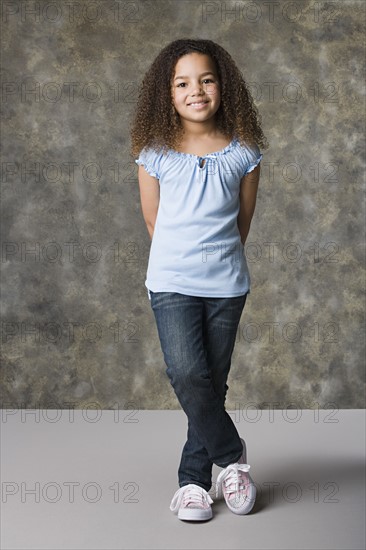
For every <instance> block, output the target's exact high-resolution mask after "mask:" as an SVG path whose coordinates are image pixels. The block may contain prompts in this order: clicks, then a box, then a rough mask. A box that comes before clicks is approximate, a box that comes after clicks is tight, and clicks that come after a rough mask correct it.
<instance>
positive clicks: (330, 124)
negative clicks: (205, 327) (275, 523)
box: [1, 0, 365, 417]
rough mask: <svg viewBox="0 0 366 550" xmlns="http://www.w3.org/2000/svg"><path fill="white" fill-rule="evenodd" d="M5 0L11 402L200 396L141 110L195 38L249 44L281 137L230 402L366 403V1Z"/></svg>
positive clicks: (256, 94)
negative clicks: (147, 191) (154, 226)
mask: <svg viewBox="0 0 366 550" xmlns="http://www.w3.org/2000/svg"><path fill="white" fill-rule="evenodd" d="M1 8H2V13H1V18H2V39H1V40H2V44H1V49H2V72H1V77H2V128H3V130H2V141H3V148H2V164H1V166H2V175H1V177H2V189H3V191H2V258H1V270H2V352H1V353H2V357H1V359H2V379H1V386H2V407H3V408H30V409H33V408H38V407H39V408H45V409H47V408H49V409H56V408H57V409H58V408H67V409H68V408H75V409H82V408H93V407H94V408H101V409H113V408H115V409H116V408H119V409H134V410H138V409H180V406H179V403H178V401H177V399H176V397H175V394H174V391H173V389H172V387H171V385H170V383H169V380H168V377H167V375H166V373H165V368H166V365H165V363H164V358H163V355H162V352H161V348H160V344H159V340H158V333H157V329H156V325H155V322H154V317H153V313H152V311H151V307H150V303H149V299H148V295H147V290H146V287H145V284H144V283H145V278H146V269H147V264H148V256H149V250H150V244H151V241H150V237H149V234H148V232H147V229H146V226H145V223H144V220H143V217H142V212H141V204H140V196H139V188H138V179H137V166H136V163H135V162H134V158H133V156H132V155H131V153H130V134H129V125H130V121H131V117H132V114H133V110H134V106H135V104H136V101H137V96H138V89H139V85H140V83H141V80H142V77H143V74H144V73H145V71H146V70H147V68H148V67H149V65H150V64H151V62H152V61H153V59H154V58H155V56H156V55H157V53H158V52H159V51H160V50H161V48H162V47H163V46H164V45H165V44H168V43H169V42H170V41H172V40H175V39H177V38H188V37H191V38H207V39H211V40H214V41H215V42H217V43H219V44H220V45H222V46H223V47H224V48H225V49H226V50H227V51H228V52H229V53H230V55H231V56H232V57H233V59H234V60H235V62H236V63H237V65H238V67H239V68H240V70H241V72H242V74H243V77H244V79H245V81H246V82H247V83H248V84H249V85H250V91H251V94H252V96H253V99H254V102H255V105H256V106H257V108H258V110H259V113H260V115H261V120H262V125H263V131H264V133H265V135H266V136H267V138H268V141H269V144H270V147H269V148H268V149H266V150H264V151H262V152H263V160H262V162H261V177H260V183H259V191H258V196H257V205H256V211H255V214H254V219H253V221H252V225H251V229H250V233H249V236H248V239H247V242H246V246H245V254H246V258H247V262H248V266H249V270H250V276H251V292H250V295H249V297H248V299H247V303H246V306H245V310H244V312H243V315H242V318H241V321H240V325H239V329H238V333H237V341H236V345H235V350H234V353H233V357H232V367H231V372H230V375H229V379H228V385H229V390H228V394H227V399H226V407H227V409H229V410H232V409H238V410H244V409H246V410H251V411H252V414H253V415H254V417H255V414H256V412H255V411H259V410H260V409H265V408H269V407H273V408H278V409H286V408H289V409H293V408H299V409H300V408H305V409H306V408H308V409H319V408H320V409H324V408H325V409H329V414H330V415H332V410H335V409H338V408H339V409H341V408H352V409H355V408H363V407H364V401H363V395H364V386H363V384H364V380H363V372H364V351H365V350H364V336H363V326H362V324H363V314H364V299H363V281H364V272H363V258H364V242H363V234H364V222H363V219H364V214H365V213H364V210H363V208H362V204H363V202H362V194H361V181H362V174H363V169H364V161H365V158H364V155H363V148H364V135H363V116H362V113H363V112H364V103H363V94H364V91H365V90H364V87H363V85H362V74H363V73H362V71H363V63H364V59H363V53H364V52H363V41H364V37H363V34H362V28H361V23H362V21H363V17H364V15H363V14H364V10H363V7H362V2H358V1H348V2H340V1H333V2H331V3H329V5H328V4H327V5H326V4H325V3H322V2H312V1H297V2H283V1H281V2H273V3H272V2H262V1H254V2H246V1H239V2H220V1H212V2H201V1H196V0H192V1H190V0H164V1H160V0H155V1H131V2H123V1H109V0H103V1H102V0H96V1H88V0H78V1H77V2H73V1H71V2H53V1H48V0H37V1H36V2H28V1H8V2H4V3H2V6H1ZM274 10H276V13H275V12H274ZM264 37H265V42H264V41H263V38H264ZM264 43H265V47H263V44H264Z"/></svg>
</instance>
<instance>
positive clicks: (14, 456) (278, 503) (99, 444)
mask: <svg viewBox="0 0 366 550" xmlns="http://www.w3.org/2000/svg"><path fill="white" fill-rule="evenodd" d="M228 412H230V414H231V416H232V418H233V420H234V421H235V422H236V427H237V429H238V432H239V434H240V435H241V436H242V437H244V439H245V440H246V442H247V449H248V463H249V464H250V465H251V474H252V477H253V480H254V481H255V483H256V485H257V501H256V504H255V506H254V508H253V510H252V512H251V513H250V514H248V515H247V516H237V515H235V514H233V513H232V512H230V510H229V509H228V508H227V507H226V504H225V501H224V500H221V501H216V499H215V497H214V494H213V487H214V486H213V487H212V489H211V491H210V494H211V496H212V498H214V504H213V514H214V517H213V519H212V520H210V521H208V522H197V523H195V522H183V521H180V520H178V518H177V517H176V516H175V515H173V514H172V512H171V511H170V510H169V504H170V501H171V499H172V497H173V494H174V492H175V491H176V489H177V488H178V482H177V468H178V464H179V460H180V453H181V449H182V446H183V444H184V442H185V437H186V416H185V414H184V413H183V411H181V410H178V411H146V410H145V411H134V412H133V411H119V412H117V413H116V412H114V411H99V417H98V416H96V414H98V412H97V411H80V410H79V411H74V412H72V411H67V410H59V411H56V410H53V411H51V410H48V411H47V410H43V411H42V410H41V411H39V410H38V412H37V413H36V415H35V411H31V410H23V411H21V410H16V411H12V414H7V413H6V411H5V410H3V411H2V416H3V418H2V424H1V487H2V499H1V500H2V502H1V548H2V549H3V550H10V549H15V548H16V549H22V550H25V549H30V548H31V549H36V550H42V549H47V550H53V549H57V550H60V549H64V548H67V549H73V550H76V549H81V548H82V549H87V550H94V549H103V550H107V549H117V548H118V549H168V548H169V549H186V548H187V549H188V548H189V549H201V548H202V549H210V550H214V549H219V550H222V549H230V550H233V549H237V548H239V549H260V550H264V549H281V550H286V549H291V550H295V549H301V550H305V549H316V550H320V549H329V550H335V549H347V550H354V549H364V548H365V411H363V410H342V411H336V412H332V411H320V414H319V418H317V413H316V412H315V411H312V410H304V411H301V410H300V411H296V410H292V411H288V416H287V417H286V415H285V414H284V413H283V411H280V410H277V411H271V415H273V418H272V417H271V415H270V412H269V411H268V410H261V411H257V413H258V418H257V419H256V421H254V418H255V414H254V415H252V416H251V417H250V416H249V419H246V420H245V419H244V418H245V417H244V415H243V414H241V415H240V416H241V418H239V415H238V414H237V413H238V411H236V412H233V411H228ZM252 413H253V411H252ZM37 415H38V416H37ZM73 415H74V418H73ZM118 416H119V417H118ZM334 421H336V422H334ZM220 471H221V469H220V468H219V467H217V466H216V465H214V469H213V482H215V480H216V477H217V474H218V473H219V472H220ZM72 488H73V491H72Z"/></svg>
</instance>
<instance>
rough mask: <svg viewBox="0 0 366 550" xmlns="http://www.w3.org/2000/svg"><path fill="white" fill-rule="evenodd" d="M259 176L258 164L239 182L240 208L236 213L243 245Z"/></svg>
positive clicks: (255, 196) (247, 231)
mask: <svg viewBox="0 0 366 550" xmlns="http://www.w3.org/2000/svg"><path fill="white" fill-rule="evenodd" d="M259 176H260V164H258V165H257V166H256V167H255V168H254V170H252V171H251V172H249V174H247V175H246V176H244V177H243V178H242V180H241V182H240V194H239V197H240V210H239V214H238V227H239V232H240V237H241V242H242V243H243V245H244V244H245V241H246V239H247V236H248V233H249V229H250V223H251V221H252V217H253V214H254V210H255V203H256V199H257V191H258V184H259Z"/></svg>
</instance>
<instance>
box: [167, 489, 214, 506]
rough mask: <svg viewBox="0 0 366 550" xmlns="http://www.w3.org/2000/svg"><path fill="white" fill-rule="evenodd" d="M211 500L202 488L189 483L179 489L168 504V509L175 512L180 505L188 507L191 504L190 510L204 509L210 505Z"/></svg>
mask: <svg viewBox="0 0 366 550" xmlns="http://www.w3.org/2000/svg"><path fill="white" fill-rule="evenodd" d="M212 503H213V500H212V498H211V497H210V495H209V494H208V493H207V491H205V489H204V488H203V487H199V486H198V485H194V484H193V483H190V484H188V485H183V487H180V488H179V489H178V490H177V491H176V493H175V495H174V497H173V499H172V502H171V504H170V509H171V510H172V511H173V512H175V511H177V510H178V508H180V506H181V505H183V506H184V507H189V505H190V504H192V505H193V506H192V508H205V506H207V504H212Z"/></svg>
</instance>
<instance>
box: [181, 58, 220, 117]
mask: <svg viewBox="0 0 366 550" xmlns="http://www.w3.org/2000/svg"><path fill="white" fill-rule="evenodd" d="M172 98H173V104H174V107H175V109H176V110H177V112H178V114H179V115H180V117H181V119H183V120H182V122H184V120H186V121H191V122H205V121H207V120H208V119H210V118H211V117H213V116H214V115H215V113H216V111H217V110H218V108H219V106H220V85H219V79H218V75H217V72H216V68H215V64H214V62H213V60H212V59H211V57H210V56H208V55H206V54H201V53H195V52H194V53H190V54H187V55H184V56H182V57H180V58H179V59H178V61H177V63H176V66H175V71H174V74H173V78H172Z"/></svg>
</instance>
